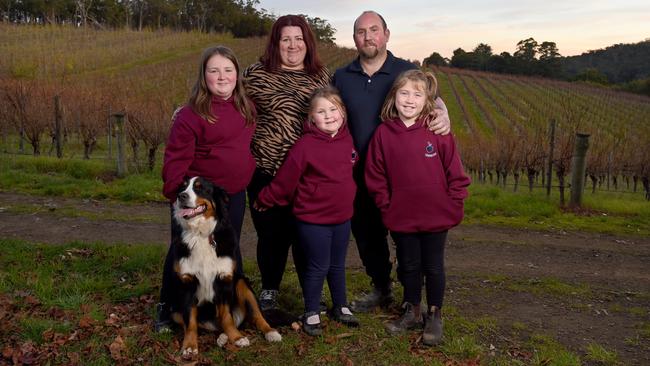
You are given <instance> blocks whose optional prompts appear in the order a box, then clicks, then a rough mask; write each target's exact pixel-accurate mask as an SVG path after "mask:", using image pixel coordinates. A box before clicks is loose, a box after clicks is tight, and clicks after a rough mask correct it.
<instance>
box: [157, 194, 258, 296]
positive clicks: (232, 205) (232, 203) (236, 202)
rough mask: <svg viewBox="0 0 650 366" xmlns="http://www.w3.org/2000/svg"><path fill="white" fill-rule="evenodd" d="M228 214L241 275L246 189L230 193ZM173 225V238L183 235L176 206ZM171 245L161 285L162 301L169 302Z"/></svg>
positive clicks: (171, 270)
mask: <svg viewBox="0 0 650 366" xmlns="http://www.w3.org/2000/svg"><path fill="white" fill-rule="evenodd" d="M228 198H229V199H228V216H229V217H230V223H231V225H232V227H233V229H234V230H235V239H236V240H237V245H236V246H235V259H236V260H237V268H236V269H235V272H237V273H238V274H240V275H243V274H244V262H243V261H242V256H241V249H240V248H239V238H240V237H241V227H242V224H243V223H244V212H245V211H246V193H245V192H244V191H241V192H238V193H235V194H229V195H228ZM171 225H172V238H174V237H175V236H179V235H181V230H182V229H181V227H180V225H178V224H177V223H176V221H174V208H173V207H171ZM171 254H172V250H171V246H170V247H169V250H168V251H167V256H166V257H165V264H164V266H163V278H162V284H161V286H160V302H162V303H167V304H169V303H170V301H169V299H168V297H169V294H168V292H169V290H168V288H169V284H170V283H171V281H172V280H173V277H172V276H175V274H174V263H173V258H172V255H171Z"/></svg>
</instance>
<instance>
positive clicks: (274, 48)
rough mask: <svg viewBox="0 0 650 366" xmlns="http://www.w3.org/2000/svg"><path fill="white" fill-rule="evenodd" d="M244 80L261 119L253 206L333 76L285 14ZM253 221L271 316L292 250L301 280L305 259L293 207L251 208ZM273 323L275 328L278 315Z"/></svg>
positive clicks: (301, 26)
mask: <svg viewBox="0 0 650 366" xmlns="http://www.w3.org/2000/svg"><path fill="white" fill-rule="evenodd" d="M244 77H245V78H246V89H247V92H248V95H249V97H250V98H251V99H252V100H253V101H254V102H255V106H256V108H257V115H258V119H257V128H256V130H255V134H254V135H253V142H252V145H251V150H252V152H253V155H254V156H255V161H256V164H257V165H256V169H255V173H254V174H253V179H252V180H251V183H250V184H249V186H248V202H249V204H250V205H252V204H253V202H255V200H256V199H257V195H258V193H259V192H260V191H261V190H262V188H264V187H265V186H267V185H268V184H269V183H270V182H271V180H272V179H273V177H274V176H275V174H276V172H277V170H278V168H279V167H280V165H282V162H283V161H284V158H285V156H286V154H287V152H288V151H289V149H290V148H291V147H292V146H293V144H294V143H295V142H296V140H298V138H300V136H302V125H303V123H304V121H305V120H306V118H307V110H308V106H309V96H310V94H311V93H312V92H313V91H314V90H316V89H318V88H321V87H323V86H326V85H329V83H330V73H329V72H328V70H327V69H326V68H325V67H324V66H323V65H322V63H321V62H320V60H319V58H318V54H317V50H316V40H315V37H314V34H313V32H312V31H311V29H310V28H309V25H308V24H307V22H306V21H305V19H304V18H303V17H301V16H297V15H285V16H282V17H280V18H278V20H277V21H276V22H275V23H274V24H273V27H272V29H271V34H270V37H269V41H268V43H267V45H266V50H265V52H264V55H263V56H262V57H261V58H260V61H259V62H257V63H255V64H253V65H251V66H250V67H248V69H246V70H245V71H244ZM251 217H252V219H253V224H254V226H255V230H256V231H257V238H258V241H257V264H258V266H259V268H260V274H261V277H262V291H261V293H260V301H259V302H260V308H261V309H262V310H263V311H265V313H267V314H268V312H269V310H277V299H278V294H279V289H280V282H281V281H282V275H283V274H284V268H285V266H286V262H287V256H288V253H289V247H292V248H293V258H294V263H295V265H296V270H297V271H298V273H299V276H298V277H299V279H300V280H302V279H301V276H300V273H301V272H302V269H303V268H304V259H303V256H302V254H301V253H300V252H299V251H297V250H298V249H299V248H298V246H297V245H293V246H292V244H296V243H297V234H296V228H295V222H294V217H293V215H292V213H291V208H290V207H287V206H280V207H277V206H276V207H273V208H271V209H269V210H267V211H264V212H260V211H257V210H254V209H252V207H251ZM270 320H271V321H270V322H271V323H273V322H272V320H273V316H270Z"/></svg>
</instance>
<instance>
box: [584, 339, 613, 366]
mask: <svg viewBox="0 0 650 366" xmlns="http://www.w3.org/2000/svg"><path fill="white" fill-rule="evenodd" d="M585 358H586V359H588V360H591V361H595V362H598V364H600V365H617V364H618V363H619V361H618V355H617V354H616V352H615V351H608V350H607V349H605V347H603V346H601V345H599V344H596V343H590V344H588V345H587V355H586V356H585Z"/></svg>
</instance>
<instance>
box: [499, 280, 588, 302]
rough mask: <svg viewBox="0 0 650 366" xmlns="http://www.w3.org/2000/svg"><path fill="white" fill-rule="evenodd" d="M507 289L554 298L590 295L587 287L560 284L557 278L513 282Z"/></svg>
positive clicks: (583, 285)
mask: <svg viewBox="0 0 650 366" xmlns="http://www.w3.org/2000/svg"><path fill="white" fill-rule="evenodd" d="M507 288H508V289H509V290H511V291H517V292H530V293H533V294H535V295H553V296H556V297H563V298H564V297H576V296H579V297H587V296H589V295H590V294H591V289H590V288H589V286H588V285H585V284H579V285H573V284H569V283H566V282H562V281H560V280H558V279H557V278H541V279H539V278H532V279H529V280H525V281H514V282H513V283H511V284H509V285H508V286H507Z"/></svg>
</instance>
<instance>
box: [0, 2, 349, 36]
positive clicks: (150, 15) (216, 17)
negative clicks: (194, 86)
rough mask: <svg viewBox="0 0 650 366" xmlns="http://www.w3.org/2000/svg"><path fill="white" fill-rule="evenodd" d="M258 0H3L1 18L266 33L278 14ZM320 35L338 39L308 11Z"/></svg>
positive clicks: (110, 26)
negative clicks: (268, 9)
mask: <svg viewBox="0 0 650 366" xmlns="http://www.w3.org/2000/svg"><path fill="white" fill-rule="evenodd" d="M258 5H259V1H258V0H193V1H187V0H101V1H97V0H28V1H25V0H0V20H1V21H3V22H11V23H20V24H22V23H29V24H73V25H76V26H80V27H83V26H92V27H95V28H121V27H127V28H131V29H135V30H142V29H143V28H148V29H161V28H171V29H175V30H183V31H200V32H221V33H227V32H229V33H232V35H234V36H235V37H238V38H244V37H255V36H264V35H266V34H268V33H269V31H270V29H271V26H272V25H273V22H274V21H275V19H276V17H275V16H274V15H272V14H270V13H268V12H267V11H266V10H265V9H258V8H257V6H258ZM303 16H304V17H305V18H306V20H307V21H308V23H309V24H310V26H311V27H312V29H313V31H314V33H315V34H316V37H317V39H318V40H320V41H322V42H329V43H333V42H334V40H335V38H334V32H336V29H334V28H333V27H332V26H331V25H330V24H329V22H327V20H325V19H322V18H319V17H309V16H306V15H303Z"/></svg>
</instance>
